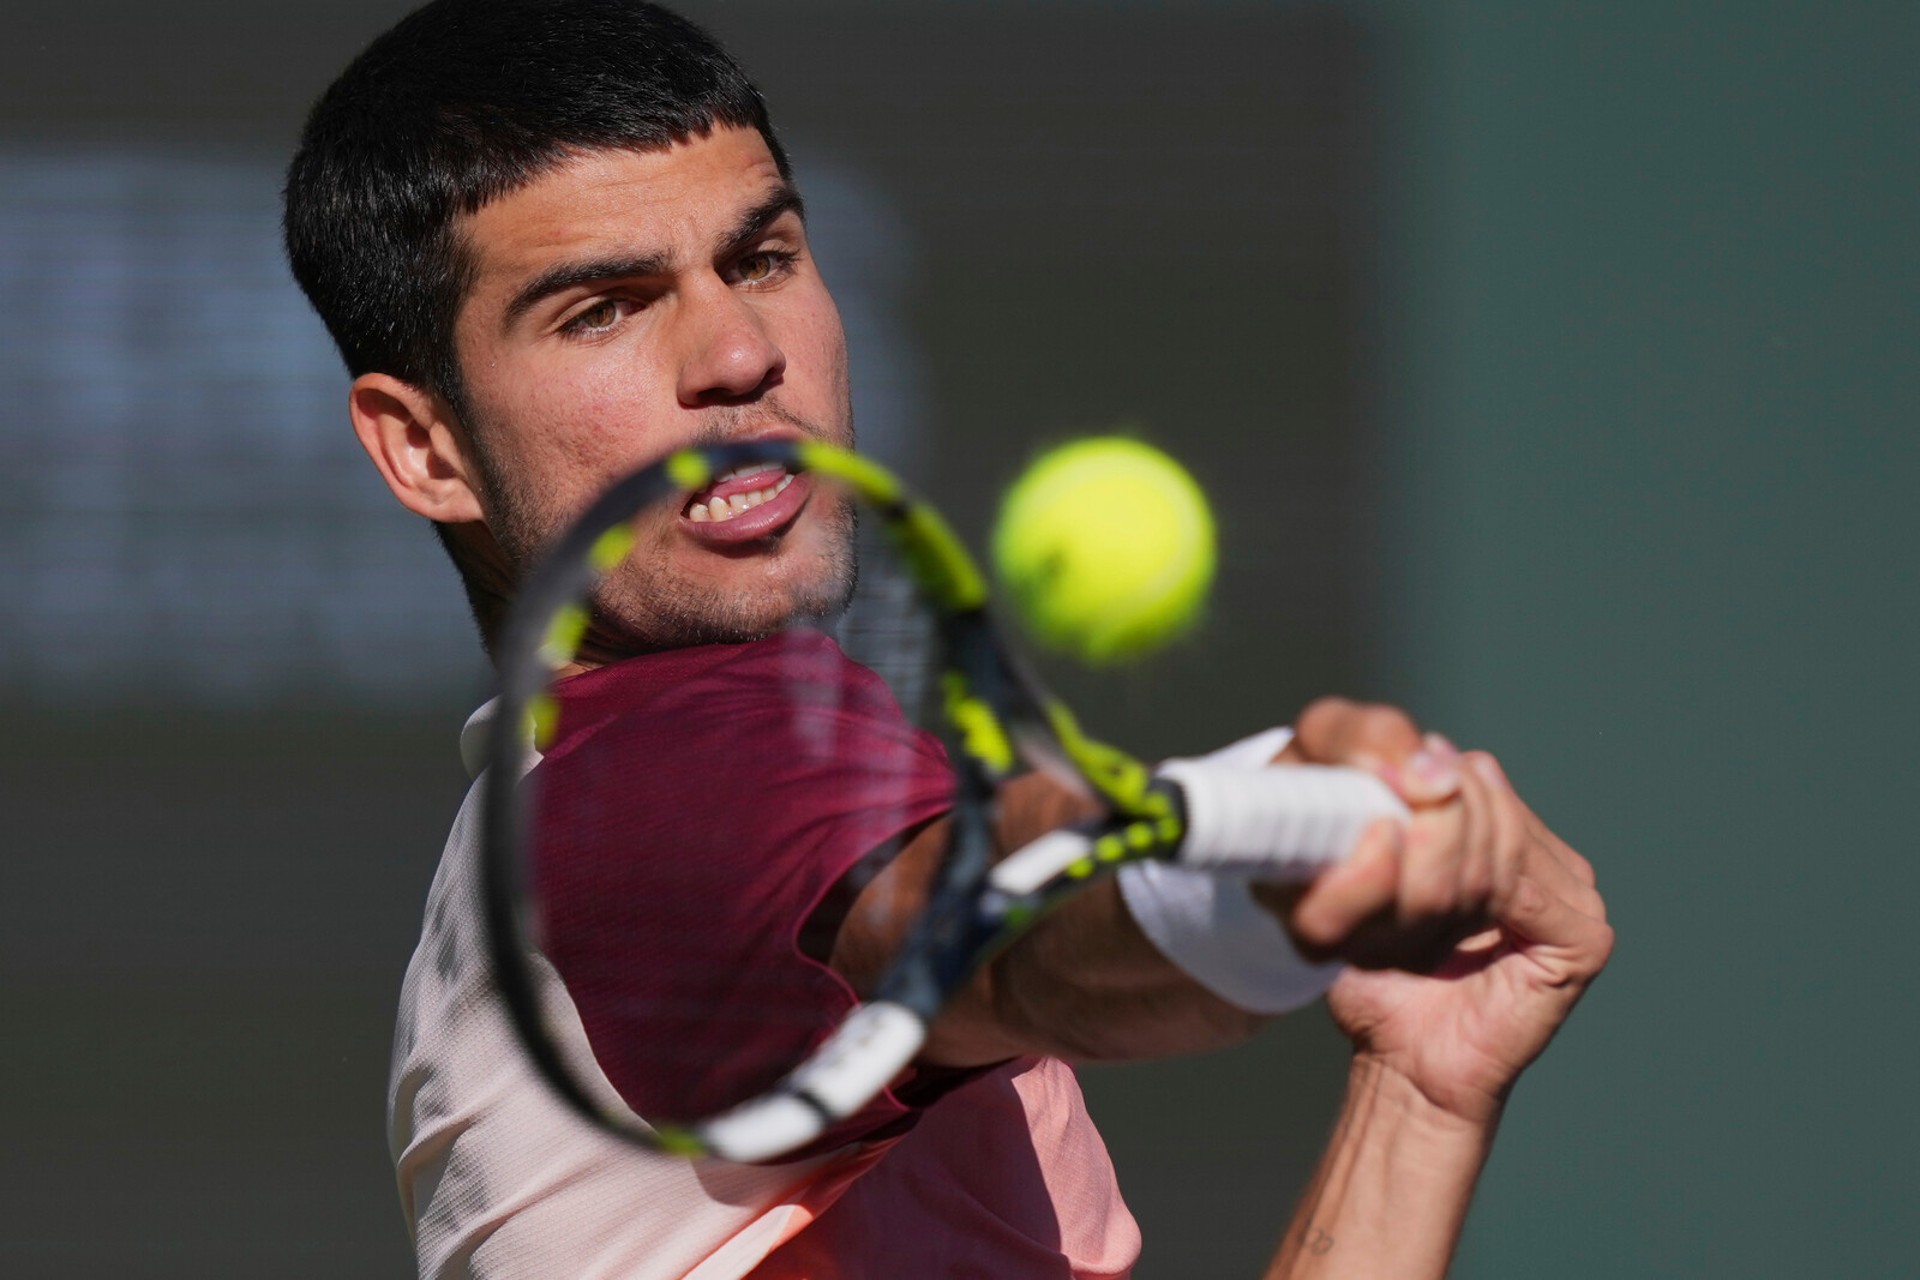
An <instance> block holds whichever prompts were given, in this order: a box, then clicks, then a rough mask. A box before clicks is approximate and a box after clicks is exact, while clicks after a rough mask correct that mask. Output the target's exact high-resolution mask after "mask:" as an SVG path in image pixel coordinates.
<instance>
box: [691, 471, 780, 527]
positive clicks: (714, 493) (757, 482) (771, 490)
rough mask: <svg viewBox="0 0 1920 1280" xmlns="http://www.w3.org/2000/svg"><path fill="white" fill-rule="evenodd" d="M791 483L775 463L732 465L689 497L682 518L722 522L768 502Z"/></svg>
mask: <svg viewBox="0 0 1920 1280" xmlns="http://www.w3.org/2000/svg"><path fill="white" fill-rule="evenodd" d="M792 484H793V475H792V473H790V472H789V471H787V469H786V468H784V467H782V466H781V465H780V464H779V463H777V462H757V463H754V464H753V465H752V466H746V467H736V468H734V469H733V470H732V471H729V472H727V473H726V474H724V475H722V476H720V477H719V478H718V479H716V480H715V481H714V482H713V483H712V484H710V485H708V486H707V487H706V488H704V489H702V490H700V492H698V493H696V494H694V495H693V496H692V497H691V498H689V499H688V500H687V507H686V517H687V519H689V520H691V521H693V522H694V523H696V524H708V523H711V524H724V523H726V522H727V521H729V520H732V519H734V518H735V517H737V516H741V515H744V514H746V513H747V512H749V511H751V510H753V509H754V508H755V507H758V506H762V505H764V504H766V503H769V502H772V501H773V500H774V499H775V498H778V497H779V496H780V495H781V494H783V493H785V492H786V491H787V489H788V487H789V486H791V485H792Z"/></svg>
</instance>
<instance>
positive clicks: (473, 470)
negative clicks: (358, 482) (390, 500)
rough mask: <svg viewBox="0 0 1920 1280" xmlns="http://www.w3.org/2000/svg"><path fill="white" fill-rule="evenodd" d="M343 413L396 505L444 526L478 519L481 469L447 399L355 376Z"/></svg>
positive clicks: (387, 379) (376, 377)
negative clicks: (398, 504) (346, 414)
mask: <svg viewBox="0 0 1920 1280" xmlns="http://www.w3.org/2000/svg"><path fill="white" fill-rule="evenodd" d="M347 413H348V415H349V416H350V417H352V419H353V432H354V434H355V435H357V436H359V437H360V447H361V448H363V449H365V450H366V451H367V456H368V457H369V458H372V459H373V465H374V466H375V467H377V468H378V469H379V471H380V478H381V479H383V480H385V481H386V482H387V488H389V489H391V490H393V496H394V497H396V498H398V499H399V500H400V505H401V506H403V507H405V508H406V509H407V510H409V511H411V512H413V513H415V514H416V515H423V516H425V517H427V518H428V519H429V520H437V521H439V522H441V523H442V524H466V523H469V522H472V521H477V520H480V519H482V518H483V517H482V514H481V508H480V492H479V486H478V478H479V470H478V468H477V467H476V466H475V465H474V461H475V460H474V458H473V456H472V453H471V449H470V446H469V444H468V441H467V436H466V431H465V429H464V428H463V427H462V426H461V425H460V423H459V422H458V421H457V420H456V419H455V418H454V415H453V412H452V410H451V409H449V408H448V407H447V404H446V401H444V400H443V399H441V398H440V397H439V396H437V395H434V394H433V393H432V392H430V391H426V390H424V389H422V388H421V387H418V386H415V385H414V384H413V383H411V382H404V381H402V380H401V379H399V378H396V377H393V376H392V375H390V374H385V373H367V374H362V375H361V376H360V377H358V378H355V379H354V382H353V388H352V390H351V391H349V392H348V393H347Z"/></svg>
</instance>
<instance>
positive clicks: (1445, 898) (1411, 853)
mask: <svg viewBox="0 0 1920 1280" xmlns="http://www.w3.org/2000/svg"><path fill="white" fill-rule="evenodd" d="M1479 785H1480V784H1478V783H1477V782H1475V781H1472V780H1469V779H1465V778H1462V780H1461V788H1460V791H1459V794H1457V795H1455V796H1454V798H1453V799H1452V800H1449V801H1448V802H1447V803H1446V804H1443V805H1439V806H1434V807H1427V808H1423V809H1417V810H1415V811H1414V814H1413V818H1412V820H1411V821H1409V822H1408V824H1407V841H1406V843H1407V852H1406V859H1405V865H1404V867H1403V868H1402V870H1401V873H1400V893H1399V898H1398V900H1397V902H1396V904H1395V908H1396V915H1397V918H1398V919H1399V921H1400V922H1401V923H1402V924H1406V925H1411V924H1415V923H1417V922H1421V921H1430V920H1434V919H1436V918H1438V917H1441V916H1451V915H1452V914H1453V913H1454V912H1455V911H1456V910H1457V909H1458V908H1459V906H1460V881H1461V874H1460V873H1461V865H1462V863H1463V861H1464V860H1465V857H1466V851H1467V848H1468V846H1469V845H1470V844H1471V843H1473V841H1474V840H1475V839H1476V838H1478V837H1477V834H1476V829H1477V827H1478V825H1479V820H1480V815H1479V810H1480V809H1481V808H1482V807H1483V804H1482V802H1481V801H1480V800H1479V799H1478V798H1477V797H1476V795H1475V794H1474V792H1475V791H1476V790H1477V789H1478V788H1479Z"/></svg>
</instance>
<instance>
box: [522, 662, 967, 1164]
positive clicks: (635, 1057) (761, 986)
mask: <svg viewBox="0 0 1920 1280" xmlns="http://www.w3.org/2000/svg"><path fill="white" fill-rule="evenodd" d="M557 692H558V696H559V699H560V703H561V717H560V728H559V733H558V735H557V737H556V739H555V741H554V743H553V745H552V747H551V749H550V750H548V751H547V752H546V753H545V757H544V759H543V761H542V763H541V764H540V765H539V766H538V769H537V772H536V781H537V785H538V788H539V791H538V799H537V800H536V812H537V813H539V814H541V815H543V816H544V815H546V814H553V815H558V816H557V817H556V818H554V819H545V820H543V819H537V820H536V831H537V835H536V859H537V861H536V878H537V882H538V889H539V896H540V899H541V901H542V903H543V908H544V916H543V920H542V926H543V931H542V943H543V950H544V951H545V952H546V954H547V956H548V958H549V959H551V960H552V962H553V964H554V966H555V968H556V969H557V970H558V971H559V973H560V976H561V978H562V979H563V981H564V982H565V983H566V986H567V989H568V991H569V993H570V994H571V996H572V998H573V1000H574V1003H575V1004H576V1005H577V1006H578V1009H579V1012H580V1017H581V1021H582V1022H583V1024H584V1025H585V1027H586V1032H587V1037H588V1039H589V1040H590V1041H591V1043H592V1045H593V1049H594V1054H595V1057H596V1058H597V1060H598V1061H599V1064H600V1066H601V1068H602V1069H603V1070H604V1071H605V1073H606V1075H607V1077H608V1079H609V1080H610V1081H611V1082H612V1083H613V1085H614V1087H615V1088H616V1089H618V1090H619V1092H620V1094H621V1096H622V1097H623V1098H625V1099H626V1101H627V1103H628V1105H630V1106H631V1107H633V1109H634V1110H635V1111H636V1112H638V1113H639V1114H640V1115H642V1116H644V1117H647V1118H649V1119H652V1120H656V1121H658V1120H685V1119H692V1118H698V1117H701V1116H704V1115H708V1114H711V1113H712V1112H714V1111H716V1110H719V1109H722V1108H724V1107H726V1106H728V1105H730V1104H732V1103H736V1102H739V1101H741V1100H743V1099H744V1098H746V1097H749V1096H751V1095H753V1094H755V1093H758V1092H760V1091H762V1090H764V1089H766V1088H767V1087H768V1086H770V1085H771V1084H772V1083H773V1082H774V1081H775V1080H777V1079H778V1078H779V1077H780V1076H781V1075H782V1074H784V1073H785V1072H786V1071H787V1070H788V1069H790V1068H791V1067H792V1066H794V1065H795V1064H796V1063H798V1062H799V1061H800V1060H801V1059H802V1058H803V1057H804V1056H805V1055H806V1053H807V1052H808V1051H809V1050H810V1049H812V1048H813V1047H814V1046H815V1045H817V1044H818V1043H819V1042H820V1041H821V1040H822V1039H823V1038H825V1036H826V1035H827V1034H828V1033H829V1032H830V1031H831V1030H832V1029H833V1028H834V1027H835V1026H836V1025H838V1023H839V1022H840V1020H841V1019H842V1018H844V1017H845V1016H846V1014H847V1012H848V1011H849V1010H850V1009H851V1008H852V1007H853V1004H854V994H853V992H852V990H851V989H850V988H849V987H848V986H847V984H846V983H845V982H844V981H843V980H842V979H841V978H840V977H839V976H838V975H837V974H835V973H834V972H833V971H832V970H831V969H829V968H828V967H827V965H826V964H825V963H823V959H824V954H825V951H826V948H827V947H828V946H830V945H831V929H832V926H833V925H835V924H836V923H837V915H836V913H837V910H839V909H842V908H843V906H844V898H845V897H846V895H847V894H848V892H849V891H850V887H851V885H852V884H857V883H858V882H859V881H860V880H861V879H862V876H863V874H864V873H865V872H867V871H869V870H871V869H876V868H875V867H874V864H875V863H879V862H883V861H884V857H885V855H886V854H888V853H890V852H891V851H892V850H893V849H895V848H896V847H897V845H898V841H899V838H900V837H901V836H902V835H903V834H906V833H909V832H910V831H912V830H913V829H914V828H916V827H918V826H920V825H922V824H924V823H926V822H927V821H929V820H931V819H933V818H935V817H937V816H939V815H940V814H941V813H943V812H944V811H945V810H946V809H947V808H948V807H950V805H951V793H952V778H951V774H950V772H949V770H948V767H947V762H946V757H945V754H944V752H943V751H942V749H941V747H940V744H939V742H938V740H937V739H935V738H933V737H932V736H931V735H929V734H927V733H926V732H924V731H923V730H920V729H919V728H917V727H916V726H914V725H913V724H911V723H910V722H909V721H908V720H907V719H906V718H905V717H904V716H903V715H902V714H901V712H900V710H899V708H898V706H897V705H896V704H895V703H894V701H893V698H892V696H891V694H890V693H889V691H888V690H887V688H886V686H885V684H884V683H883V682H882V681H881V680H880V679H879V678H878V677H877V676H875V675H873V674H872V673H871V672H869V671H868V670H866V669H865V668H864V667H861V666H858V665H857V664H855V663H853V662H852V661H851V660H849V659H847V658H846V657H845V656H844V655H842V654H841V652H840V651H839V649H838V648H837V647H836V646H835V645H834V644H833V642H832V641H831V640H830V639H828V638H827V637H825V636H823V635H821V634H819V633H817V632H811V631H796V632H791V633H787V634H785V635H782V636H778V637H775V638H773V639H769V640H763V641H758V642H755V643H751V644H740V645H712V646H705V647H700V648H690V649H678V650H673V651H669V652H666V653H661V654H656V655H650V656H646V657H642V658H635V659H631V660H628V661H624V662H620V663H616V664H614V665H612V666H608V667H603V668H600V669H598V670H595V671H591V672H588V673H586V674H583V675H580V676H576V677H574V678H572V679H569V680H566V681H564V682H563V683H561V685H560V686H559V687H558V690H557ZM849 873H854V874H853V875H851V876H850V875H849ZM809 921H812V922H813V925H814V927H813V928H812V929H809V930H808V932H807V935H806V936H805V937H804V938H803V932H802V931H803V925H807V924H808V922H809ZM810 952H811V954H809V953H810ZM929 1083H932V1082H929ZM944 1083H957V1081H949V1082H944ZM929 1100H930V1098H928V1097H920V1098H910V1097H908V1096H903V1095H901V1094H899V1093H889V1094H886V1095H883V1096H882V1097H881V1098H879V1099H877V1100H876V1101H875V1102H874V1103H873V1104H872V1105H871V1106H869V1107H868V1108H867V1109H866V1110H865V1111H863V1112H862V1113H861V1114H860V1115H858V1116H856V1117H854V1118H852V1119H851V1120H850V1121H848V1122H845V1123H843V1124H842V1125H840V1126H836V1128H835V1129H834V1130H833V1132H832V1134H831V1135H830V1141H831V1142H833V1143H835V1144H837V1143H840V1142H844V1141H848V1140H851V1139H853V1138H864V1137H875V1136H883V1135H884V1134H885V1133H887V1132H891V1131H893V1130H895V1129H896V1128H898V1127H900V1126H902V1125H904V1124H906V1123H910V1120H909V1117H910V1116H911V1115H912V1114H913V1105H912V1103H913V1102H914V1101H918V1102H921V1103H924V1102H926V1101H929Z"/></svg>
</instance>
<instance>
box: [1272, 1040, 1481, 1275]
mask: <svg viewBox="0 0 1920 1280" xmlns="http://www.w3.org/2000/svg"><path fill="white" fill-rule="evenodd" d="M1497 1123H1498V1119H1497V1117H1495V1118H1492V1119H1490V1120H1488V1121H1485V1122H1476V1121H1468V1120H1462V1119H1460V1118H1459V1117H1457V1116H1453V1115H1450V1114H1448V1113H1446V1112H1444V1111H1442V1110H1441V1109H1440V1108H1438V1107H1436V1106H1435V1105H1434V1104H1433V1103H1432V1102H1430V1101H1429V1100H1428V1099H1427V1098H1426V1097H1425V1096H1424V1095H1423V1094H1422V1093H1421V1092H1420V1091H1419V1090H1418V1089H1416V1088H1415V1087H1414V1086H1413V1085H1412V1084H1411V1083H1409V1082H1408V1081H1407V1080H1406V1078H1405V1077H1403V1076H1401V1075H1399V1074H1397V1073H1395V1072H1392V1071H1390V1070H1388V1069H1386V1068H1384V1067H1382V1066H1380V1065H1379V1064H1378V1063H1377V1062H1376V1061H1375V1060H1373V1059H1370V1058H1367V1057H1364V1056H1362V1057H1356V1058H1355V1059H1354V1064H1353V1070H1352V1073H1351V1075H1350V1076H1349V1077H1348V1081H1347V1096H1346V1100H1345V1103H1344V1104H1343V1105H1342V1107H1341V1111H1340V1118H1339V1121H1338V1124H1337V1125H1336V1127H1335V1131H1334V1135H1333V1140H1332V1142H1331V1143H1330V1144H1329V1145H1328V1148H1327V1151H1326V1154H1325V1155H1324V1156H1322V1157H1321V1160H1320V1165H1319V1167H1318V1168H1317V1169H1315V1171H1314V1175H1313V1180H1312V1181H1311V1182H1310V1183H1309V1184H1308V1186H1307V1189H1306V1191H1305V1193H1303V1194H1302V1196H1301V1198H1300V1203H1299V1205H1298V1207H1297V1208H1296V1209H1295V1210H1294V1216H1293V1221H1292V1223H1291V1225H1289V1227H1288V1228H1287V1234H1286V1237H1285V1238H1284V1239H1283V1240H1282V1241H1281V1244H1280V1249H1279V1252H1278V1253H1277V1254H1276V1255H1275V1256H1274V1259H1273V1263H1272V1265H1271V1266H1270V1267H1269V1268H1268V1270H1267V1280H1307V1278H1308V1277H1312V1278H1314V1280H1332V1278H1334V1277H1347V1276H1351V1277H1378V1276H1393V1277H1396V1280H1423V1278H1425V1277H1440V1276H1444V1275H1445V1274H1446V1270H1447V1263H1448V1262H1449V1260H1450V1259H1451V1258H1452V1257H1453V1251H1454V1247H1455V1245H1456V1244H1457V1243H1458V1242H1459V1239H1460V1228H1461V1224H1462V1223H1463V1222H1464V1221H1465V1220H1466V1216H1467V1206H1468V1204H1469V1202H1470V1201H1471V1200H1472V1198H1473V1188H1474V1184H1475V1183H1476V1182H1477V1181H1478V1179H1479V1176H1480V1170H1481V1168H1482V1167H1483V1166H1484V1165H1485V1163H1486V1158H1487V1152H1488V1151H1489V1149H1490V1148H1491V1146H1492V1143H1493V1135H1494V1129H1495V1127H1496V1125H1497Z"/></svg>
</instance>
